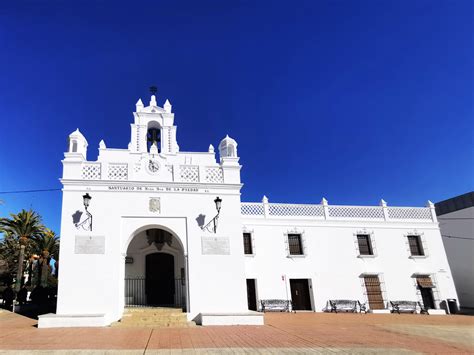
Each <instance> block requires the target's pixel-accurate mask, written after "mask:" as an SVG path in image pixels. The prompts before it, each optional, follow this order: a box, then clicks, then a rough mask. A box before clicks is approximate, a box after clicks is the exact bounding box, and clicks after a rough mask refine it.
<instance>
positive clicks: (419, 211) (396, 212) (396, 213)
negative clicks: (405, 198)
mask: <svg viewBox="0 0 474 355" xmlns="http://www.w3.org/2000/svg"><path fill="white" fill-rule="evenodd" d="M388 217H389V218H390V219H427V220H431V210H430V209H429V208H425V207H388Z"/></svg>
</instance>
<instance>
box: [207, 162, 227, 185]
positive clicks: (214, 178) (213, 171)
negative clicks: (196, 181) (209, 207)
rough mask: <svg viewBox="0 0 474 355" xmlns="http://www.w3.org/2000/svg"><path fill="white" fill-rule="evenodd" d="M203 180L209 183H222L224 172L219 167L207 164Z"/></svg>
mask: <svg viewBox="0 0 474 355" xmlns="http://www.w3.org/2000/svg"><path fill="white" fill-rule="evenodd" d="M205 174H206V177H205V182H207V183H211V184H223V183H224V174H223V173H222V168H221V167H211V166H208V167H206V169H205Z"/></svg>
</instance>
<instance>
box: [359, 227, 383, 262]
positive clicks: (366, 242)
mask: <svg viewBox="0 0 474 355" xmlns="http://www.w3.org/2000/svg"><path fill="white" fill-rule="evenodd" d="M353 236H354V244H355V250H356V254H357V257H359V258H373V257H375V256H377V247H376V245H375V237H374V232H373V231H368V230H366V229H365V228H363V229H361V230H358V231H356V232H355V233H354V234H353Z"/></svg>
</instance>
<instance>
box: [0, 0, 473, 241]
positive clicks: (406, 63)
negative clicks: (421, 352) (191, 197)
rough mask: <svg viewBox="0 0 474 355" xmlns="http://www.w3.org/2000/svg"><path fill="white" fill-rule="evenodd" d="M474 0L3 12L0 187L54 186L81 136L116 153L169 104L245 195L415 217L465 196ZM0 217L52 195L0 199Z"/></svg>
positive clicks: (163, 4) (54, 218)
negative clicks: (143, 110) (149, 106)
mask: <svg viewBox="0 0 474 355" xmlns="http://www.w3.org/2000/svg"><path fill="white" fill-rule="evenodd" d="M473 27H474V26H473V3H472V2H471V1H464V0H456V1H437V0H428V1H420V0H410V1H405V0H397V1H388V0H387V1H378V0H377V1H375V0H374V1H370V0H364V1H353V0H345V1H338V0H326V1H323V0H319V1H286V2H283V1H282V2H280V1H268V2H267V1H217V0H215V1H207V0H203V1H199V2H196V1H189V2H185V1H143V2H142V1H133V2H127V4H122V3H120V2H118V1H113V2H112V1H110V2H106V1H100V2H88V1H75V2H69V1H14V2H13V1H12V2H2V3H1V4H0V53H1V54H0V120H1V123H2V141H1V149H0V191H11V190H28V189H44V188H60V187H61V185H60V182H59V178H60V177H61V173H62V166H61V159H62V157H63V152H64V151H65V149H66V142H67V137H68V135H69V133H71V132H72V131H74V130H75V129H76V128H77V127H79V128H80V130H81V131H82V132H83V134H84V135H85V136H86V138H87V140H88V141H89V156H88V158H89V160H95V159H96V157H97V150H96V149H97V147H98V144H99V141H100V139H104V140H105V142H106V144H107V146H108V147H115V148H126V147H127V144H128V142H129V139H130V123H131V122H132V120H133V117H132V111H133V110H134V107H135V106H134V105H135V102H136V101H137V99H138V98H139V97H142V98H143V100H144V101H145V102H148V100H149V94H148V87H149V86H150V85H153V84H154V85H156V86H158V94H157V96H158V101H159V103H161V104H162V103H163V102H164V101H165V99H166V98H168V99H169V100H170V101H171V103H172V104H173V111H174V112H175V114H176V124H177V125H178V143H179V144H180V148H181V150H183V151H206V150H207V147H208V146H209V144H210V143H212V144H214V145H215V146H217V144H218V143H219V141H220V139H222V138H223V137H224V136H225V135H226V134H229V135H230V136H231V137H233V138H235V139H236V140H237V142H238V143H239V146H238V149H239V155H240V156H241V163H242V165H243V169H242V181H243V182H244V184H245V186H244V187H243V190H242V193H243V195H242V200H245V201H260V200H261V198H262V196H263V194H266V195H267V196H268V197H269V199H270V202H271V201H273V202H295V203H319V201H320V200H321V198H322V197H323V196H324V197H326V198H327V199H328V200H329V203H330V204H331V203H332V204H359V205H364V204H369V205H375V204H378V201H379V200H380V198H384V199H385V200H386V201H387V202H388V204H389V205H414V206H421V205H424V204H425V202H426V200H428V199H431V200H432V201H434V202H436V201H439V200H443V199H446V198H449V197H452V196H455V195H458V194H461V193H464V192H467V191H470V190H472V189H473V185H474V183H473V182H474V171H473V169H474V156H473V151H474V149H473V147H474V145H473V143H474V142H473V135H474V133H473V132H474V124H473V111H474V110H473V92H474V91H473V82H474V81H473V79H474V78H473V76H474V74H473V73H474V71H473V60H472V58H473V57H474V53H473V52H474V51H473V49H474V45H473V37H472V33H473V30H474V28H473ZM0 199H2V200H3V201H4V203H3V205H1V206H0V216H5V215H7V214H8V213H10V212H18V211H19V210H20V209H21V208H30V207H31V208H33V209H35V210H37V211H39V212H40V213H41V214H42V215H43V217H44V221H45V223H46V224H47V225H48V226H50V227H51V228H53V229H55V230H56V231H58V232H59V220H60V211H61V193H60V192H44V193H32V194H8V195H6V194H3V195H0Z"/></svg>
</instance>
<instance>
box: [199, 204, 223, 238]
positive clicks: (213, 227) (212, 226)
mask: <svg viewBox="0 0 474 355" xmlns="http://www.w3.org/2000/svg"><path fill="white" fill-rule="evenodd" d="M214 203H215V204H216V210H217V214H216V216H215V217H214V218H213V219H211V220H210V221H209V222H208V223H207V224H206V225H205V226H203V227H201V229H202V230H207V231H208V232H211V233H216V232H217V222H218V221H219V214H220V212H221V206H222V199H221V198H220V197H219V196H217V197H216V199H215V200H214Z"/></svg>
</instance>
